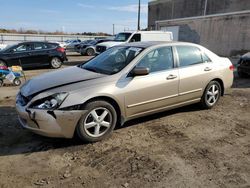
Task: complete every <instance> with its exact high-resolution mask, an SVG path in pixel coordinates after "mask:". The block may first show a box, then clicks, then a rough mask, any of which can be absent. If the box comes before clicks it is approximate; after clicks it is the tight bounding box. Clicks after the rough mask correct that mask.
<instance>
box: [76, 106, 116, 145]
mask: <svg viewBox="0 0 250 188" xmlns="http://www.w3.org/2000/svg"><path fill="white" fill-rule="evenodd" d="M83 110H86V111H87V112H86V113H85V114H84V115H83V116H82V118H81V120H80V121H79V124H78V126H77V130H76V131H77V134H78V136H79V137H80V139H82V140H83V141H85V142H97V141H100V140H103V139H105V138H106V137H108V136H109V135H110V134H111V133H112V131H113V130H114V128H115V125H116V121H117V113H116V111H115V109H114V107H113V106H112V105H111V104H109V103H108V102H106V101H94V102H90V103H88V104H87V105H86V106H85V107H84V108H83Z"/></svg>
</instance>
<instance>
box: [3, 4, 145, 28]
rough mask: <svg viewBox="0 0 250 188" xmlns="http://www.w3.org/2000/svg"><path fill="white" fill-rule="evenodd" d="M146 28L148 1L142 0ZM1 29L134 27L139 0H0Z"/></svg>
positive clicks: (142, 15)
mask: <svg viewBox="0 0 250 188" xmlns="http://www.w3.org/2000/svg"><path fill="white" fill-rule="evenodd" d="M141 3H142V13H141V18H142V20H141V22H142V24H141V26H142V28H146V27H147V11H148V8H147V5H148V0H141ZM0 5H1V8H0V28H1V27H3V28H8V29H12V28H13V29H19V28H24V29H36V30H44V31H56V30H59V31H65V32H69V33H70V32H107V33H112V24H115V28H116V32H120V31H123V30H124V28H125V29H130V30H135V29H136V27H137V10H138V0H126V1H124V0H123V1H121V0H0Z"/></svg>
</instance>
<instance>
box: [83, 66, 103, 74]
mask: <svg viewBox="0 0 250 188" xmlns="http://www.w3.org/2000/svg"><path fill="white" fill-rule="evenodd" d="M83 69H85V70H88V71H91V72H96V73H99V72H98V71H97V70H96V69H95V68H93V67H83Z"/></svg>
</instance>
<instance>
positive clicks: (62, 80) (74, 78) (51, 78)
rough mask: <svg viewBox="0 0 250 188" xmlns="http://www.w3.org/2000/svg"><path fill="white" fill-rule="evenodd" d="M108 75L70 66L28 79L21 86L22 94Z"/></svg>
mask: <svg viewBox="0 0 250 188" xmlns="http://www.w3.org/2000/svg"><path fill="white" fill-rule="evenodd" d="M105 76H107V75H103V74H98V73H94V72H90V71H87V70H85V69H81V68H79V67H76V66H75V67H70V68H65V69H62V70H58V71H53V72H50V73H45V74H42V75H40V76H37V77H34V78H33V79H31V80H29V81H27V82H26V83H25V84H24V85H23V86H22V87H21V94H22V95H23V96H25V97H28V96H31V95H34V94H38V93H41V92H43V91H46V90H49V89H53V88H57V87H61V86H65V85H68V84H73V83H77V82H84V81H87V80H93V79H97V78H101V77H105Z"/></svg>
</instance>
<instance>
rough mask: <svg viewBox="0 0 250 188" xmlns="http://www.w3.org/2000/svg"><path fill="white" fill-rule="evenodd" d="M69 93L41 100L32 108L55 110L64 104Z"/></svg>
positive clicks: (33, 104)
mask: <svg viewBox="0 0 250 188" xmlns="http://www.w3.org/2000/svg"><path fill="white" fill-rule="evenodd" d="M67 96H68V93H57V94H54V95H51V96H49V97H46V98H44V99H40V100H37V101H35V102H34V103H32V104H31V106H30V108H36V109H48V110H50V109H54V108H57V107H59V106H60V105H61V104H62V102H63V101H64V100H65V99H66V97H67Z"/></svg>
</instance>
